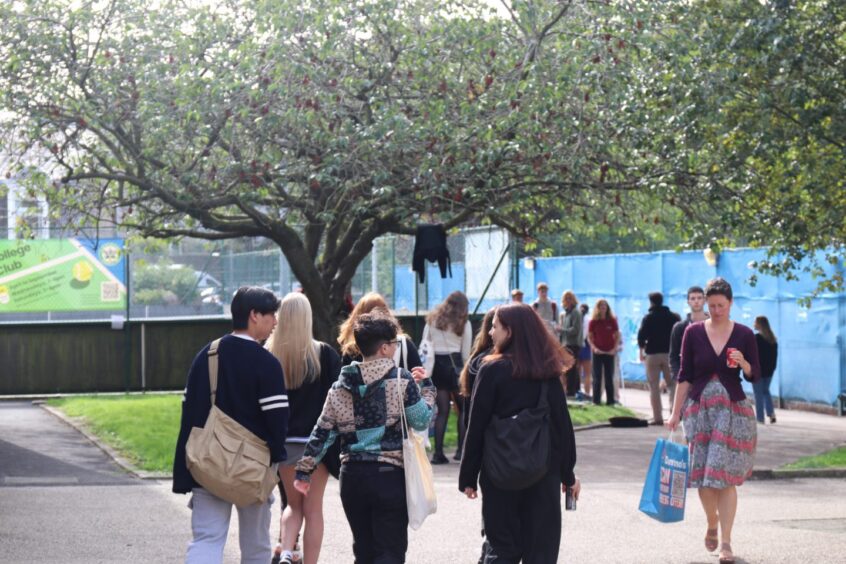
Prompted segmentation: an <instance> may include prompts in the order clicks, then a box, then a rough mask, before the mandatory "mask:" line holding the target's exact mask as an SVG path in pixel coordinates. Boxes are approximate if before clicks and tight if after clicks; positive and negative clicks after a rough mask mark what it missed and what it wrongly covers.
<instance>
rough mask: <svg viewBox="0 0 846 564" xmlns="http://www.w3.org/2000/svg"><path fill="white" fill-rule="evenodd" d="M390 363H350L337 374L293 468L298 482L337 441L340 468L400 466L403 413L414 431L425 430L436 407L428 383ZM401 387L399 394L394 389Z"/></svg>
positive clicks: (374, 361)
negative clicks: (382, 464) (378, 464)
mask: <svg viewBox="0 0 846 564" xmlns="http://www.w3.org/2000/svg"><path fill="white" fill-rule="evenodd" d="M397 370H398V369H397V368H396V366H395V364H394V361H393V360H392V359H384V358H380V359H377V360H371V361H368V362H353V363H352V364H350V365H349V366H345V367H343V368H342V369H341V375H340V377H339V378H338V381H337V382H335V383H334V384H333V385H332V388H331V389H330V390H329V395H328V396H327V397H326V403H325V404H324V405H323V412H322V413H321V414H320V418H319V419H318V420H317V424H316V425H315V426H314V429H313V430H312V432H311V436H310V437H309V440H308V443H307V444H306V447H305V452H304V453H303V456H302V458H301V459H300V461H299V462H298V463H297V479H298V480H302V481H308V480H309V477H310V475H311V473H312V472H313V471H314V469H315V468H316V467H317V465H318V464H319V463H320V460H321V459H322V458H323V456H324V455H325V454H326V451H327V450H328V449H329V447H330V446H332V443H333V442H334V441H335V440H336V439H338V440H340V442H341V463H342V464H346V463H347V462H386V463H388V464H393V465H395V466H400V467H402V429H401V428H402V420H401V419H400V411H399V410H400V393H401V395H402V399H403V406H402V408H403V409H404V410H405V417H406V419H407V420H408V425H409V427H411V428H412V429H416V430H418V431H423V430H425V429H428V427H429V421H430V419H431V418H432V411H433V406H434V403H435V387H434V385H433V384H432V381H431V380H430V379H429V378H426V379H425V380H423V381H421V382H420V386H418V385H417V384H416V383H415V382H414V380H413V379H412V377H411V374H410V373H409V372H407V371H405V370H400V378H399V379H398V378H397ZM397 386H399V391H398V389H397Z"/></svg>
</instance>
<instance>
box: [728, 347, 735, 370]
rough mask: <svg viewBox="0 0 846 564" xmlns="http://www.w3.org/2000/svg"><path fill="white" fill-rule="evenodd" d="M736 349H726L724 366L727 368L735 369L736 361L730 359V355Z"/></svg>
mask: <svg viewBox="0 0 846 564" xmlns="http://www.w3.org/2000/svg"><path fill="white" fill-rule="evenodd" d="M736 350H737V349H733V348H731V347H729V348H727V349H726V366H728V367H729V368H737V361H736V360H734V359H733V358H732V357H731V353H733V352H734V351H736Z"/></svg>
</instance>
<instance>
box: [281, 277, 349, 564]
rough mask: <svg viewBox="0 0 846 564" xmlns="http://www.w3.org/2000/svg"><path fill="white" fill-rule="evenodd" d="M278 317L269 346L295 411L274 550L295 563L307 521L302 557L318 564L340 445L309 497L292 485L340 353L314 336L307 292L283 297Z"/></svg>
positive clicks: (317, 471) (322, 467)
mask: <svg viewBox="0 0 846 564" xmlns="http://www.w3.org/2000/svg"><path fill="white" fill-rule="evenodd" d="M276 317H277V319H278V320H279V325H278V326H277V327H276V330H275V331H274V332H273V334H272V335H271V336H270V338H269V339H268V340H267V343H266V344H265V347H266V348H267V350H269V351H270V352H271V353H272V354H273V356H274V357H276V358H277V359H278V360H279V362H280V363H281V364H282V369H283V371H284V373H285V387H286V388H287V390H288V402H289V403H290V409H291V418H290V419H289V421H288V437H287V440H286V441H285V448H286V450H287V451H288V459H287V460H286V461H285V462H283V463H282V465H281V466H280V468H279V474H280V475H281V477H282V486H283V488H284V492H285V499H286V500H287V506H286V507H285V508H284V510H283V511H282V523H281V525H280V533H279V539H280V541H279V545H278V546H277V547H276V553H277V554H278V555H279V562H280V563H283V564H284V563H286V562H287V563H291V562H294V557H295V554H294V553H295V545H296V542H297V536H298V535H299V533H300V528H301V527H302V526H303V522H304V521H305V530H304V532H303V549H304V551H303V555H302V558H301V560H302V561H303V562H304V563H305V564H316V563H317V559H318V557H319V556H320V545H321V544H322V542H323V492H324V490H325V488H326V482H327V481H328V479H329V473H330V469H329V468H328V467H327V465H326V463H327V462H328V463H329V464H330V465H332V464H334V466H335V475H336V476H337V471H338V470H339V469H340V460H339V458H338V455H339V453H338V451H337V449H335V450H332V451H330V452H327V457H324V459H323V463H322V464H320V465H318V467H317V468H316V469H315V471H314V474H312V478H311V491H310V493H309V495H308V496H303V495H302V494H301V493H300V492H298V491H297V490H296V489H294V475H295V469H294V466H295V465H296V463H297V461H299V459H300V457H302V454H303V450H305V444H306V443H307V442H308V437H309V435H311V430H312V429H313V428H314V425H315V423H317V419H318V417H320V412H321V411H322V410H323V403H324V402H325V401H326V396H327V395H328V394H329V388H331V387H332V384H333V383H335V381H336V380H337V379H338V374H340V372H341V357H340V356H338V353H337V352H335V349H333V348H332V347H330V346H329V345H327V344H326V343H322V342H319V341H315V340H314V339H312V315H311V304H310V303H309V301H308V298H306V297H305V294H301V293H298V292H292V293H290V294H288V295H287V296H285V297H284V298H283V299H282V303H281V304H280V305H279V311H278V313H277V316H276ZM327 458H328V459H331V460H327ZM297 556H299V555H297Z"/></svg>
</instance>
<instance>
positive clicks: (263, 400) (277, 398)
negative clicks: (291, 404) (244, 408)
mask: <svg viewBox="0 0 846 564" xmlns="http://www.w3.org/2000/svg"><path fill="white" fill-rule="evenodd" d="M280 400H281V401H288V396H286V395H285V394H281V395H278V396H267V397H266V398H260V399H259V403H270V402H272V401H280Z"/></svg>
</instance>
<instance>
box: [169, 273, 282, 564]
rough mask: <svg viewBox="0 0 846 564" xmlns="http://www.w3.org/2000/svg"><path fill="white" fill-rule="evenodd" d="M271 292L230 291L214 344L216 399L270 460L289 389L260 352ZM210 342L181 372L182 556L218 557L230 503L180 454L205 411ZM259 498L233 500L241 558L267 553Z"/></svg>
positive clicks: (264, 557)
mask: <svg viewBox="0 0 846 564" xmlns="http://www.w3.org/2000/svg"><path fill="white" fill-rule="evenodd" d="M278 307H279V300H278V298H277V297H276V296H275V295H273V292H271V291H269V290H265V289H264V288H258V287H242V288H239V289H238V291H237V292H235V296H234V297H233V298H232V304H231V311H232V328H233V329H234V331H233V332H232V334H230V335H226V336H224V337H223V338H222V339H221V341H220V345H219V346H218V350H217V351H218V352H217V356H218V380H217V396H216V400H215V403H216V405H217V407H218V408H219V409H220V410H221V411H223V412H224V413H225V414H226V415H228V416H229V417H232V418H233V419H234V420H235V421H237V422H238V423H240V424H241V425H243V426H244V427H246V428H247V429H248V430H250V431H252V432H253V433H254V434H255V435H257V436H258V437H259V438H261V439H262V440H264V441H267V446H268V448H269V449H270V462H271V464H274V465H275V464H278V463H280V462H283V461H284V460H285V458H286V456H287V454H286V452H285V434H286V432H287V427H288V394H287V393H286V391H285V379H284V376H283V374H282V367H281V366H280V364H279V361H278V360H276V358H274V356H273V355H272V354H270V353H269V352H267V351H266V350H265V349H264V348H263V347H262V346H261V344H259V341H264V340H265V339H267V337H268V336H270V333H271V332H272V331H273V329H274V327H276V309H277V308H278ZM208 351H209V345H206V346H205V347H203V349H202V350H201V351H200V352H199V354H197V356H196V358H195V359H194V362H193V364H192V365H191V371H190V372H189V373H188V385H187V386H186V388H185V395H184V397H183V400H182V422H181V425H180V428H179V437H178V439H177V441H176V454H175V456H174V460H173V491H174V493H182V494H185V493H189V492H191V493H192V496H191V501H190V503H189V506H190V507H191V532H192V534H193V540H192V541H191V543H190V544H189V545H188V553H187V555H186V556H185V562H186V563H188V564H209V563H217V562H222V561H223V547H224V545H225V544H226V535H227V533H228V531H229V517H230V514H231V513H232V504H231V503H229V502H228V501H224V500H222V499H220V498H219V497H217V496H214V495H212V494H211V493H209V492H208V491H206V490H205V489H203V488H202V487H200V485H199V484H198V483H197V482H196V481H194V479H193V478H192V476H191V474H190V472H189V471H188V467H187V465H186V462H185V445H186V443H187V442H188V436H189V434H190V433H191V429H192V428H193V427H203V426H204V425H205V423H206V419H207V418H208V415H209V412H210V411H211V384H210V382H209V362H208ZM272 503H273V496H272V495H271V496H270V498H269V499H268V500H267V501H266V502H264V503H254V504H252V505H248V506H246V507H241V508H238V524H239V526H238V530H239V537H240V546H241V562H250V563H256V564H258V563H261V564H265V563H266V562H269V561H270V558H271V548H270V507H271V505H272Z"/></svg>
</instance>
